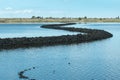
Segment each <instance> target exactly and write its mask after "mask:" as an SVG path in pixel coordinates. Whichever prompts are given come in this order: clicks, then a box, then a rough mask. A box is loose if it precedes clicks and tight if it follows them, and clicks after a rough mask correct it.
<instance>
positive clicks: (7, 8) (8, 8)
mask: <svg viewBox="0 0 120 80" xmlns="http://www.w3.org/2000/svg"><path fill="white" fill-rule="evenodd" d="M12 9H13V8H11V7H6V8H5V10H12Z"/></svg>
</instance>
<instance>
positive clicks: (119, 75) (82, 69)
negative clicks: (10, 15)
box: [0, 23, 120, 80]
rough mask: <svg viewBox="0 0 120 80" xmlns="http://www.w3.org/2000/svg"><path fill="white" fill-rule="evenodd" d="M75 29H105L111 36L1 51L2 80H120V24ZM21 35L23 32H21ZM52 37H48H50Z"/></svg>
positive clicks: (79, 25)
mask: <svg viewBox="0 0 120 80" xmlns="http://www.w3.org/2000/svg"><path fill="white" fill-rule="evenodd" d="M75 26H76V27H87V28H95V29H104V30H106V31H109V32H111V33H112V34H113V35H114V36H113V37H112V38H109V39H105V40H100V41H94V42H89V43H81V44H73V45H59V46H49V47H40V48H39V47H38V48H26V49H22V48H21V49H14V50H3V51H0V78H1V80H25V79H19V76H18V72H20V71H22V70H25V69H28V68H32V67H36V68H35V69H32V70H30V71H27V72H25V74H24V75H26V76H28V77H29V78H30V79H36V80H120V61H119V60H120V49H119V48H120V43H119V41H120V24H119V23H87V24H77V25H75ZM21 31H22V30H21ZM50 34H51V33H50Z"/></svg>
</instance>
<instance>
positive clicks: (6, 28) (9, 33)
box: [0, 24, 77, 38]
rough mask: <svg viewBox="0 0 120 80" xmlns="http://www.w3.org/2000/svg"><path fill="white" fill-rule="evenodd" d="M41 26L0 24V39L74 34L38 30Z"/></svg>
mask: <svg viewBox="0 0 120 80" xmlns="http://www.w3.org/2000/svg"><path fill="white" fill-rule="evenodd" d="M40 26H41V24H0V37H1V38H7V37H9V38H12V37H39V36H43V37H44V36H59V35H67V34H69V35H72V34H77V33H76V32H74V33H73V32H68V31H64V30H54V29H44V28H40Z"/></svg>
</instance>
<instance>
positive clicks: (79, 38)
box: [0, 23, 113, 49]
mask: <svg viewBox="0 0 120 80" xmlns="http://www.w3.org/2000/svg"><path fill="white" fill-rule="evenodd" d="M73 24H75V23H65V24H48V25H43V26H41V27H42V28H49V29H59V30H66V31H72V32H80V33H79V34H77V35H62V36H52V37H31V38H27V37H22V38H5V39H0V49H14V48H23V47H40V46H50V45H58V44H73V43H82V42H89V41H95V40H101V39H106V38H110V37H112V36H113V35H112V34H111V33H109V32H107V31H104V30H97V29H86V28H74V27H63V26H66V25H73ZM81 32H82V33H85V34H81Z"/></svg>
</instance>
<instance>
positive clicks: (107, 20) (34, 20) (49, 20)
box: [0, 18, 120, 23]
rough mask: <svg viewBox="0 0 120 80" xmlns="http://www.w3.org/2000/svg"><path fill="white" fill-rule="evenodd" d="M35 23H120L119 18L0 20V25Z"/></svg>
mask: <svg viewBox="0 0 120 80" xmlns="http://www.w3.org/2000/svg"><path fill="white" fill-rule="evenodd" d="M31 22H32V23H35V22H79V23H82V22H120V19H117V18H42V19H41V18H0V23H31Z"/></svg>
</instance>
